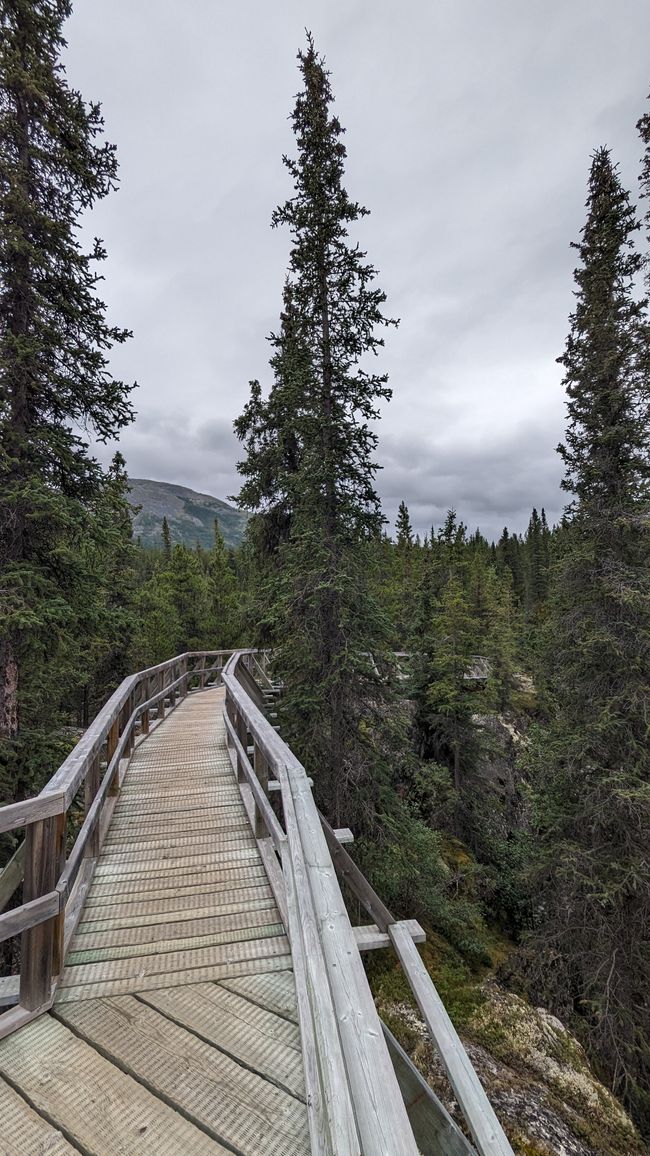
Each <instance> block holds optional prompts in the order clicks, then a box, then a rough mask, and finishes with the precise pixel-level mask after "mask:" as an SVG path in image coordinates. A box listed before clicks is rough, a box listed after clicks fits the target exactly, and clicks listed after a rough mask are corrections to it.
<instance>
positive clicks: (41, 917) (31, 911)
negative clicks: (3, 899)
mask: <svg viewBox="0 0 650 1156" xmlns="http://www.w3.org/2000/svg"><path fill="white" fill-rule="evenodd" d="M58 914H59V894H58V892H57V891H50V892H49V894H48V895H41V896H39V898H38V899H31V900H30V901H29V903H22V904H21V905H20V907H13V908H12V909H11V911H5V913H4V915H0V943H2V941H3V940H5V939H10V938H11V936H12V935H18V934H19V933H20V932H21V931H25V930H26V929H27V928H29V927H36V926H37V924H39V923H44V922H45V920H46V919H52V918H53V917H54V916H55V915H58Z"/></svg>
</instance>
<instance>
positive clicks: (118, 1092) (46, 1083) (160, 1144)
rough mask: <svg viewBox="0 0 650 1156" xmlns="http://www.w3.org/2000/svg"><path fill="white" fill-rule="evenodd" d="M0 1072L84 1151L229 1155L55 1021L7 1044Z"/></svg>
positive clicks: (107, 1155)
mask: <svg viewBox="0 0 650 1156" xmlns="http://www.w3.org/2000/svg"><path fill="white" fill-rule="evenodd" d="M64 1058H65V1062H62V1061H63V1059H64ZM0 1073H1V1074H2V1075H3V1076H4V1077H5V1078H6V1079H7V1080H8V1081H10V1082H11V1083H12V1084H13V1085H14V1086H17V1087H19V1088H20V1089H21V1091H22V1093H23V1094H24V1095H25V1097H27V1098H28V1099H29V1101H30V1102H31V1103H32V1104H37V1105H38V1107H39V1110H40V1111H41V1112H42V1113H43V1114H44V1115H46V1116H47V1117H48V1118H49V1119H50V1120H51V1121H52V1122H53V1123H54V1126H55V1127H56V1128H60V1129H62V1130H63V1131H64V1132H65V1133H66V1135H67V1136H68V1137H70V1139H71V1141H72V1143H73V1145H78V1146H79V1148H80V1149H81V1150H82V1151H83V1152H84V1153H88V1152H93V1153H97V1154H99V1153H101V1156H126V1153H135V1152H137V1153H138V1156H178V1154H179V1153H181V1152H182V1153H192V1156H216V1154H220V1156H221V1154H222V1153H224V1152H225V1151H227V1150H226V1149H224V1147H223V1146H222V1145H221V1144H219V1143H218V1142H217V1141H216V1140H213V1139H212V1138H211V1137H209V1136H207V1135H206V1134H205V1132H203V1131H201V1130H200V1129H199V1128H196V1127H195V1126H194V1125H193V1124H192V1123H190V1122H189V1121H188V1120H186V1119H185V1118H184V1117H183V1116H182V1115H179V1113H177V1112H175V1111H174V1110H173V1109H172V1108H170V1107H168V1105H167V1104H165V1103H164V1102H163V1101H162V1100H161V1099H159V1098H157V1097H156V1096H154V1095H152V1094H151V1092H149V1091H148V1090H147V1089H146V1088H144V1087H143V1086H142V1084H141V1083H138V1081H137V1080H134V1079H133V1078H132V1077H131V1076H129V1075H127V1074H125V1073H124V1072H122V1071H121V1070H120V1069H119V1068H118V1067H116V1066H115V1065H114V1064H112V1063H110V1062H109V1061H108V1060H106V1059H105V1058H104V1057H103V1056H101V1055H100V1054H99V1053H98V1051H97V1050H96V1049H95V1048H92V1047H89V1045H88V1044H86V1043H84V1042H83V1040H80V1039H78V1038H77V1037H76V1036H75V1035H74V1034H73V1033H72V1032H71V1031H70V1030H69V1029H68V1028H66V1027H64V1025H63V1024H61V1023H58V1022H57V1021H56V1020H54V1019H53V1018H52V1017H51V1016H49V1015H47V1016H43V1017H42V1018H41V1019H39V1020H36V1022H35V1023H32V1024H30V1025H29V1026H28V1027H26V1028H24V1029H23V1030H22V1031H20V1032H18V1033H16V1035H13V1036H10V1037H9V1038H8V1039H5V1040H3V1041H2V1042H0ZM12 1156H14V1153H13V1151H12ZM30 1156H31V1154H30Z"/></svg>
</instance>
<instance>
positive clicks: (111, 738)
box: [106, 711, 122, 795]
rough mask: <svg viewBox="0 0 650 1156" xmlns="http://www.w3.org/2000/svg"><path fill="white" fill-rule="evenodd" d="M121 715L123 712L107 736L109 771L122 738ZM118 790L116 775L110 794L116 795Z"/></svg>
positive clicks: (107, 764)
mask: <svg viewBox="0 0 650 1156" xmlns="http://www.w3.org/2000/svg"><path fill="white" fill-rule="evenodd" d="M121 715H122V712H121V711H120V713H119V715H118V717H117V718H116V719H115V722H114V723H113V725H112V727H111V729H110V730H109V732H108V734H107V736H106V767H107V769H108V767H109V766H110V764H111V759H112V758H113V755H114V754H115V751H116V749H117V744H118V741H119V737H120V718H121ZM118 790H119V787H118V777H117V775H115V776H114V778H113V782H112V783H111V785H110V787H109V794H111V795H116V794H117V792H118Z"/></svg>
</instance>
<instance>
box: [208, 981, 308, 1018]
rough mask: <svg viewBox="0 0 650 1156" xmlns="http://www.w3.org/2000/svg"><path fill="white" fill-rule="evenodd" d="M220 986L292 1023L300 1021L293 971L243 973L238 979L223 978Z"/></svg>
mask: <svg viewBox="0 0 650 1156" xmlns="http://www.w3.org/2000/svg"><path fill="white" fill-rule="evenodd" d="M219 986H220V987H225V988H227V989H228V991H233V992H235V993H236V994H237V995H241V996H243V997H244V998H245V999H247V1000H249V1001H250V1002H251V1003H254V1004H257V1005H258V1007H261V1008H264V1009H266V1010H267V1011H270V1012H273V1013H274V1014H275V1015H278V1016H283V1017H284V1018H285V1019H287V1020H290V1021H291V1022H292V1023H295V1024H297V1023H298V1007H297V1003H296V988H295V983H294V977H293V973H292V972H291V971H278V972H274V973H272V974H267V975H264V974H263V975H242V976H239V977H238V978H236V979H222V980H220V981H219Z"/></svg>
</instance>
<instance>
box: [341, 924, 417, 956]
mask: <svg viewBox="0 0 650 1156" xmlns="http://www.w3.org/2000/svg"><path fill="white" fill-rule="evenodd" d="M400 923H401V926H402V927H404V928H406V930H407V932H408V934H409V935H410V936H411V939H412V940H413V942H414V943H426V939H427V935H426V932H425V931H424V930H423V928H422V927H421V926H420V924H419V923H418V921H417V919H403V920H401V921H400ZM352 930H353V932H354V938H355V939H356V941H357V947H358V948H359V951H377V950H378V949H379V948H380V947H391V946H392V940H391V937H390V935H389V934H388V932H387V931H381V930H380V928H379V927H377V924H376V923H368V924H365V925H364V926H363V927H353V928H352Z"/></svg>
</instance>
